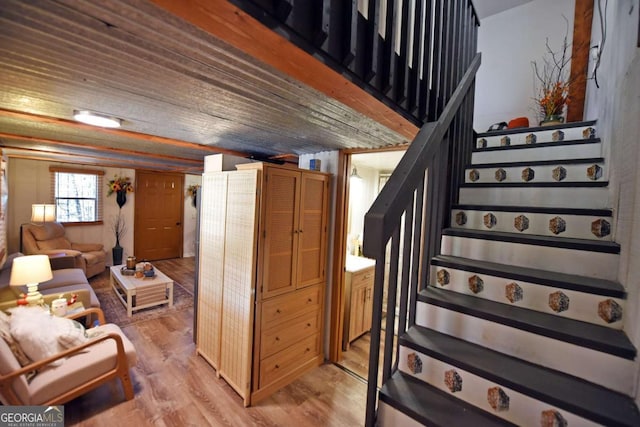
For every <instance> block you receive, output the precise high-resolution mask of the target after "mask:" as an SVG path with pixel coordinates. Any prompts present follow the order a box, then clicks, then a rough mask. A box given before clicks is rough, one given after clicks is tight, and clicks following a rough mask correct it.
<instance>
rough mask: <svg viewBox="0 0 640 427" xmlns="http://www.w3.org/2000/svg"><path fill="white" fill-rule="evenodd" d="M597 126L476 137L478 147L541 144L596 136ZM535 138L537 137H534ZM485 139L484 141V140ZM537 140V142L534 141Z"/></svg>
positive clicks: (526, 130)
mask: <svg viewBox="0 0 640 427" xmlns="http://www.w3.org/2000/svg"><path fill="white" fill-rule="evenodd" d="M596 137H597V135H596V128H595V126H580V127H574V128H567V129H553V130H535V131H532V130H530V129H526V128H525V129H522V132H518V133H512V134H508V135H501V134H497V135H486V134H483V135H479V137H478V138H476V148H483V147H500V146H504V145H507V144H509V145H523V144H531V145H535V144H540V143H544V142H557V141H567V140H575V139H590V138H596ZM533 138H535V139H533ZM483 140H484V141H483ZM534 141H535V142H534Z"/></svg>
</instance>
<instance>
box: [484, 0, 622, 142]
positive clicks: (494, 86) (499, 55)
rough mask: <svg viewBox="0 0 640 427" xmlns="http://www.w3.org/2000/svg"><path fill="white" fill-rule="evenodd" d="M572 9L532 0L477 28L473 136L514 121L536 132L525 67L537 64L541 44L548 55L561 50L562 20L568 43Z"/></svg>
mask: <svg viewBox="0 0 640 427" xmlns="http://www.w3.org/2000/svg"><path fill="white" fill-rule="evenodd" d="M610 3H611V2H610ZM574 5H575V2H574V0H535V1H532V2H530V3H527V4H525V5H523V6H520V7H515V8H513V9H509V10H506V11H504V12H502V13H499V14H496V15H492V16H489V17H487V18H485V19H483V20H482V21H481V22H480V28H479V29H478V51H479V52H482V64H481V65H480V69H479V70H478V74H477V78H476V96H475V110H474V121H473V126H474V129H475V130H476V132H486V131H487V129H488V128H489V126H490V125H492V124H493V123H497V122H507V123H508V122H509V121H510V120H511V119H513V118H516V117H528V118H529V126H537V124H538V118H537V117H536V114H535V109H534V108H533V107H534V103H533V100H532V98H533V97H534V86H533V84H534V77H533V70H532V68H531V61H538V63H541V60H542V58H543V56H544V54H545V53H546V46H545V42H546V39H547V38H549V44H550V46H551V47H552V48H553V49H554V50H557V49H559V48H560V47H561V46H562V42H563V40H564V36H565V33H566V30H567V24H566V23H565V20H564V18H563V15H564V16H565V17H566V18H567V20H568V21H569V24H568V26H569V27H568V28H569V30H568V41H569V42H571V40H572V36H573V14H574Z"/></svg>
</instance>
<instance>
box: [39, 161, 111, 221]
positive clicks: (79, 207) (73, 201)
mask: <svg viewBox="0 0 640 427" xmlns="http://www.w3.org/2000/svg"><path fill="white" fill-rule="evenodd" d="M49 170H50V172H51V175H52V176H51V182H52V184H53V188H52V194H53V200H54V203H55V205H56V221H58V222H64V223H86V222H91V223H94V222H101V221H102V187H103V185H102V184H103V179H102V177H103V176H104V172H102V171H95V170H84V169H65V168H57V167H51V168H50V169H49Z"/></svg>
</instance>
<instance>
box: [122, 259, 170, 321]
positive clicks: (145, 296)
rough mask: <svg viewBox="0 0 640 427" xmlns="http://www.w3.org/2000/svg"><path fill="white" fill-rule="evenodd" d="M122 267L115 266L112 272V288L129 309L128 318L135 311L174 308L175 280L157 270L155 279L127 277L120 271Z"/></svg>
mask: <svg viewBox="0 0 640 427" xmlns="http://www.w3.org/2000/svg"><path fill="white" fill-rule="evenodd" d="M122 267H123V266H122V265H114V266H113V267H110V270H111V275H110V276H111V280H110V281H111V287H112V288H113V291H114V292H115V293H116V295H117V296H118V299H119V300H120V302H122V304H123V305H124V306H125V307H126V309H127V316H129V317H131V316H132V315H133V312H134V311H137V310H142V309H143V308H148V307H154V306H156V305H162V304H169V307H171V306H173V280H172V279H170V278H169V277H167V276H166V275H165V274H164V273H162V272H161V271H160V270H158V269H157V268H155V273H156V275H155V277H143V278H136V277H135V276H125V275H124V274H122V272H121V271H120V269H121V268H122Z"/></svg>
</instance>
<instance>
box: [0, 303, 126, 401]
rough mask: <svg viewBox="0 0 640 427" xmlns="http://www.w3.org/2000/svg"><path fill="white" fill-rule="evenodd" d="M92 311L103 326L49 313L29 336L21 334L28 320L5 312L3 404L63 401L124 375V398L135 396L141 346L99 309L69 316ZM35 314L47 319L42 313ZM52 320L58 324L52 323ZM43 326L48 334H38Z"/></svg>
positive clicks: (1, 321)
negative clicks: (134, 380) (80, 324)
mask: <svg viewBox="0 0 640 427" xmlns="http://www.w3.org/2000/svg"><path fill="white" fill-rule="evenodd" d="M91 315H97V318H98V321H99V323H100V326H97V327H95V328H92V329H87V331H86V332H85V331H84V329H82V328H78V327H77V326H75V325H73V324H72V323H71V321H70V320H69V319H68V318H67V319H64V318H50V320H46V319H45V322H41V324H39V325H36V326H35V328H36V329H37V330H34V331H32V332H31V333H30V334H29V336H28V337H26V338H25V337H23V336H20V335H19V334H18V332H20V331H21V330H22V329H23V326H21V325H14V324H13V322H14V321H13V320H12V319H11V318H12V317H14V316H16V313H15V312H14V314H12V315H11V316H7V315H6V314H4V313H2V312H0V401H1V402H2V404H4V405H61V404H64V403H66V402H68V401H70V400H71V399H74V398H75V397H77V396H80V395H82V394H84V393H86V392H88V391H89V390H92V389H94V388H96V387H98V386H99V385H101V384H104V383H106V382H109V381H112V380H114V379H119V380H120V382H121V384H122V389H123V392H124V397H125V399H126V400H131V399H133V397H134V390H133V384H132V381H131V377H130V373H129V369H130V367H131V366H133V365H135V363H136V350H135V348H134V346H133V344H132V343H131V341H129V339H127V337H126V336H125V335H124V334H123V333H122V330H121V329H120V328H119V327H118V326H117V325H114V324H104V314H103V313H102V311H101V310H100V309H97V308H92V309H89V310H86V311H84V312H80V313H77V314H76V315H74V316H70V317H76V318H78V317H84V316H91ZM35 316H37V317H35V318H36V319H40V320H42V319H41V315H40V314H36V315H35ZM33 319H34V315H33V314H29V318H28V319H27V320H29V321H30V323H33ZM65 322H68V323H69V324H67V323H65ZM48 323H50V324H51V325H54V326H51V327H50V328H48V327H47V324H48ZM29 326H30V327H32V328H34V326H33V325H29ZM51 328H55V329H51ZM41 330H45V331H46V335H44V333H43V334H42V335H41V336H36V337H34V335H37V334H38V331H41ZM22 332H28V331H24V330H22ZM15 336H19V337H20V338H16V337H15ZM52 337H53V338H52ZM51 339H53V341H51ZM34 353H37V354H35V355H34Z"/></svg>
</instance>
